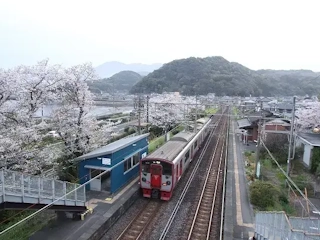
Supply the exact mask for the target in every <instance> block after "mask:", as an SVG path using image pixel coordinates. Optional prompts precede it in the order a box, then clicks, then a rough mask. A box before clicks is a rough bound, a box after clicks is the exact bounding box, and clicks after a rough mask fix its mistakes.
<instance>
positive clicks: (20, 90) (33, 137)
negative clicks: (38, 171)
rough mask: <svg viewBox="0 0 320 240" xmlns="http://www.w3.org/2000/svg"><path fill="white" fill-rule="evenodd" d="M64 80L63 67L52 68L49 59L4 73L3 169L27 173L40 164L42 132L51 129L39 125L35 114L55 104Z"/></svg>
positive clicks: (0, 91) (0, 103)
mask: <svg viewBox="0 0 320 240" xmlns="http://www.w3.org/2000/svg"><path fill="white" fill-rule="evenodd" d="M63 76H64V75H63V69H62V68H61V66H59V65H49V62H48V60H47V59H46V60H43V61H40V62H38V63H37V64H36V65H34V66H24V65H21V66H19V67H16V68H14V69H11V70H7V71H4V70H1V71H0V83H1V84H0V85H1V86H0V99H1V100H0V124H1V125H2V126H3V128H1V130H0V134H1V139H0V146H1V147H0V158H2V160H3V161H1V163H2V165H5V166H9V167H11V168H19V169H20V170H23V166H25V165H28V164H29V163H31V162H32V161H34V162H36V160H35V158H36V157H37V156H40V153H41V151H42V150H40V149H39V144H40V145H41V140H42V138H43V134H42V133H41V131H42V130H43V129H45V128H46V127H47V125H46V124H43V122H39V121H36V120H35V118H34V114H35V113H36V111H38V110H39V109H40V108H41V107H42V106H43V104H46V103H49V102H52V101H54V99H55V96H56V92H57V91H58V88H59V87H60V86H61V85H62V84H63V80H64V78H63ZM35 150H38V151H35ZM44 160H48V158H44V159H42V162H43V163H44V162H45V161H44ZM27 163H28V164H27ZM44 165H45V164H44ZM25 169H31V168H29V167H28V166H27V167H26V168H25ZM32 169H33V168H32Z"/></svg>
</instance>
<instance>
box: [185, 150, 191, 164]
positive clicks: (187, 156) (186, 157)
mask: <svg viewBox="0 0 320 240" xmlns="http://www.w3.org/2000/svg"><path fill="white" fill-rule="evenodd" d="M184 157H185V159H184V161H185V162H186V161H187V160H188V159H189V157H190V151H188V152H187V153H186V155H184Z"/></svg>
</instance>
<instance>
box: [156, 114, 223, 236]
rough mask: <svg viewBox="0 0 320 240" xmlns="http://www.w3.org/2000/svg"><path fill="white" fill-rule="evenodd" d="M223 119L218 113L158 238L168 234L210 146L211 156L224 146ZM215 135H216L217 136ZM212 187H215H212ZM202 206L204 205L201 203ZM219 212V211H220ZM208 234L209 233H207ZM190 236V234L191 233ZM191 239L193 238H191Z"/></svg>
mask: <svg viewBox="0 0 320 240" xmlns="http://www.w3.org/2000/svg"><path fill="white" fill-rule="evenodd" d="M224 120H225V118H223V114H220V116H219V119H218V121H217V123H215V124H213V126H214V128H213V130H212V131H211V132H210V135H209V138H208V140H207V141H206V144H205V145H204V147H203V151H202V152H201V154H200V156H199V159H198V161H197V162H196V165H195V166H194V168H193V171H192V173H191V175H190V177H189V179H188V181H187V184H186V185H185V187H184V189H183V191H182V193H181V195H180V198H179V200H178V202H177V204H176V205H175V208H174V210H173V212H172V214H171V216H170V217H169V219H168V221H167V224H166V226H165V228H164V229H163V232H162V234H161V236H160V238H159V240H163V239H166V237H167V234H168V232H169V230H170V228H171V225H172V223H173V221H174V219H175V217H176V215H177V213H178V211H179V209H180V206H181V205H182V202H183V200H184V198H185V195H186V194H187V192H188V190H189V187H190V185H191V183H192V181H193V179H194V177H195V175H196V174H197V172H198V168H199V166H200V164H201V162H202V160H203V159H206V158H209V156H210V155H211V154H212V152H211V151H209V149H210V148H213V149H214V151H213V156H216V155H217V153H218V151H220V150H219V149H218V148H219V146H220V147H221V144H222V147H224V143H223V142H224V141H223V140H224V138H225V135H224V133H225V128H226V123H224V122H223V121H224ZM221 123H222V125H223V127H222V128H221V129H220V128H219V127H218V126H219V124H221ZM219 130H220V133H219ZM217 135H218V137H217ZM214 140H216V141H214ZM220 140H222V141H220ZM222 154H223V151H220V156H221V155H222ZM213 158H214V157H212V159H213ZM212 162H214V161H211V165H210V168H211V169H212V168H213V166H212V165H213V163H212ZM223 166H224V164H221V166H220V167H221V168H222V167H223ZM210 172H211V173H213V171H209V173H210ZM218 173H219V175H221V176H222V179H223V175H224V174H220V170H219V171H218ZM209 179H210V181H209ZM211 181H212V180H211V178H209V177H207V179H206V182H208V183H209V182H211ZM208 186H209V185H208ZM214 189H215V187H214ZM218 189H219V191H220V188H217V191H218ZM203 195H204V193H203ZM203 203H204V202H203ZM203 206H204V205H203ZM199 209H200V207H199ZM201 211H202V210H201ZM198 212H199V210H198ZM210 212H211V211H210ZM220 213H221V212H220ZM220 213H219V214H220ZM199 216H200V215H199ZM199 219H200V218H199ZM211 219H212V220H215V219H213V218H211ZM207 222H208V220H207ZM195 223H196V221H194V223H193V225H194V226H197V225H196V224H195ZM219 227H220V224H219ZM192 229H195V228H194V227H193V228H192ZM191 232H192V231H191ZM209 234H210V233H209ZM191 236H192V234H191ZM189 239H190V238H189ZM192 239H193V238H192ZM194 239H197V238H194ZM200 239H203V238H200Z"/></svg>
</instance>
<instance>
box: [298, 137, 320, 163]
mask: <svg viewBox="0 0 320 240" xmlns="http://www.w3.org/2000/svg"><path fill="white" fill-rule="evenodd" d="M301 145H303V146H304V147H303V149H304V151H303V164H304V165H305V166H307V167H308V168H310V167H311V157H312V149H313V148H314V147H320V134H317V133H298V134H297V142H296V146H301Z"/></svg>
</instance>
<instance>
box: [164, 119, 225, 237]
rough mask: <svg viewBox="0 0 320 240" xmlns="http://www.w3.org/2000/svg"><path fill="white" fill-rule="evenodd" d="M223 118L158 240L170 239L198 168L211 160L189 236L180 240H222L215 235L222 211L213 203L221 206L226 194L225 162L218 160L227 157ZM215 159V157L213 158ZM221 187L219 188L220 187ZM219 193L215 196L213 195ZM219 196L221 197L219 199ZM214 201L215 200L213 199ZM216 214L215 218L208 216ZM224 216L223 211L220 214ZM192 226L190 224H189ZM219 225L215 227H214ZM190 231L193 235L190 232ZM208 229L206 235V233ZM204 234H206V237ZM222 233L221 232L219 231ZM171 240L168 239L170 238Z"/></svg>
mask: <svg viewBox="0 0 320 240" xmlns="http://www.w3.org/2000/svg"><path fill="white" fill-rule="evenodd" d="M222 116H223V114H221V115H220V118H219V120H218V122H217V123H216V124H215V125H216V126H217V127H215V128H214V130H212V132H211V133H210V135H209V138H208V141H207V142H206V144H205V146H204V148H203V151H202V152H201V155H200V157H199V160H198V162H197V163H196V165H195V166H194V169H193V172H192V173H191V176H190V178H189V180H188V182H187V184H186V185H185V188H184V190H183V192H182V194H181V196H180V198H179V200H178V202H177V204H176V206H175V208H174V210H173V212H172V214H171V216H170V218H169V220H168V222H167V224H166V226H165V228H164V230H163V232H162V234H161V236H160V238H159V240H160V239H161V240H163V239H167V235H168V232H169V230H170V227H171V225H172V223H173V221H174V219H175V217H176V215H177V213H178V211H179V209H180V207H181V205H182V203H183V200H184V198H185V195H186V193H187V192H188V190H189V187H190V185H191V183H192V181H193V178H194V176H195V175H196V174H197V173H198V168H199V166H200V164H201V162H202V160H203V159H211V161H210V166H209V169H210V171H208V175H207V176H206V180H205V184H204V188H203V190H202V192H201V195H200V199H201V200H199V204H198V206H197V209H196V212H195V214H194V216H195V217H194V218H193V219H192V221H189V222H187V224H186V225H184V229H188V232H185V233H184V235H185V236H183V237H182V236H181V239H208V238H206V236H210V234H212V236H213V235H215V236H218V237H217V238H213V239H219V234H220V233H218V234H217V233H216V232H217V229H220V225H221V223H220V222H219V220H218V219H217V217H216V216H215V215H218V214H216V212H217V211H219V207H218V208H216V207H214V204H213V203H214V202H217V203H219V204H221V202H222V191H223V188H224V187H223V186H224V185H223V184H224V183H223V180H224V173H221V171H222V169H223V168H224V166H225V164H224V162H223V161H217V160H216V158H217V157H219V160H220V159H223V156H224V155H225V151H224V150H223V149H225V148H224V147H225V137H226V134H225V132H226V129H227V126H226V125H227V119H228V117H226V116H224V117H222ZM210 149H214V150H213V151H210ZM211 156H212V157H211ZM221 180H222V184H220V185H219V184H218V182H219V183H221ZM214 193H216V194H214ZM219 196H220V197H219ZM213 198H214V199H213ZM207 212H209V213H214V214H209V215H208V214H207ZM220 214H221V208H220V213H219V215H220ZM190 222H191V223H190ZM213 225H216V226H213ZM189 229H190V231H189ZM204 229H206V231H205V230H204ZM203 232H204V234H203ZM218 232H220V230H219V231H218ZM168 239H169V238H168Z"/></svg>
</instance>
